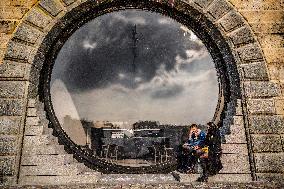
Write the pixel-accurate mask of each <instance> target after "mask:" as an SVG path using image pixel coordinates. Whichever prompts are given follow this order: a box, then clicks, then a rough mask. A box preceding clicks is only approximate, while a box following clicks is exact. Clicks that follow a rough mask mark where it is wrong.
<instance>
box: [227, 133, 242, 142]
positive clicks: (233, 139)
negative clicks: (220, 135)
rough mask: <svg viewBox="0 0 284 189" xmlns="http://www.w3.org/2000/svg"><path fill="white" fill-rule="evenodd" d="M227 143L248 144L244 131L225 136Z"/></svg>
mask: <svg viewBox="0 0 284 189" xmlns="http://www.w3.org/2000/svg"><path fill="white" fill-rule="evenodd" d="M225 140H226V144H246V143H247V139H246V135H245V133H244V132H242V133H238V134H230V135H226V136H225Z"/></svg>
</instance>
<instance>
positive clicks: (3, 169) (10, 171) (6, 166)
mask: <svg viewBox="0 0 284 189" xmlns="http://www.w3.org/2000/svg"><path fill="white" fill-rule="evenodd" d="M15 164H16V159H15V156H4V157H1V156H0V173H1V174H2V175H3V176H6V175H10V176H11V175H14V174H15V173H16V170H15Z"/></svg>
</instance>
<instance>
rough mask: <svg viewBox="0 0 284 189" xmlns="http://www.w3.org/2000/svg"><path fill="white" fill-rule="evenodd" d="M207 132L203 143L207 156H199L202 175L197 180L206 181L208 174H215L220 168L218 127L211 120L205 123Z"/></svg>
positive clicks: (220, 153) (220, 152)
mask: <svg viewBox="0 0 284 189" xmlns="http://www.w3.org/2000/svg"><path fill="white" fill-rule="evenodd" d="M207 126H208V132H207V135H206V139H205V145H206V146H208V156H207V157H206V156H204V157H202V156H201V158H200V163H201V167H202V170H203V171H202V176H201V177H199V178H198V179H197V181H199V182H206V181H207V180H208V176H213V175H216V174H217V173H218V172H219V171H220V170H221V169H222V168H223V166H222V163H221V155H222V149H221V135H220V131H219V127H218V126H216V125H215V124H214V123H213V122H209V123H207Z"/></svg>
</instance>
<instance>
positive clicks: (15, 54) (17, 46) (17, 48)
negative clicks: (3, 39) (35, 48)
mask: <svg viewBox="0 0 284 189" xmlns="http://www.w3.org/2000/svg"><path fill="white" fill-rule="evenodd" d="M31 51H32V47H30V46H28V45H24V44H21V43H17V42H14V41H10V42H9V43H8V46H7V53H6V57H9V58H15V59H21V60H28V59H29V56H30V53H31Z"/></svg>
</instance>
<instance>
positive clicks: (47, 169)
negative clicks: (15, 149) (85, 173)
mask: <svg viewBox="0 0 284 189" xmlns="http://www.w3.org/2000/svg"><path fill="white" fill-rule="evenodd" d="M79 173H80V170H79V169H78V165H77V164H68V165H53V164H52V163H49V162H46V164H45V165H38V166H22V167H21V171H20V174H21V175H22V176H35V175H38V176H47V175H52V176H54V175H61V176H71V175H77V174H79Z"/></svg>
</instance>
